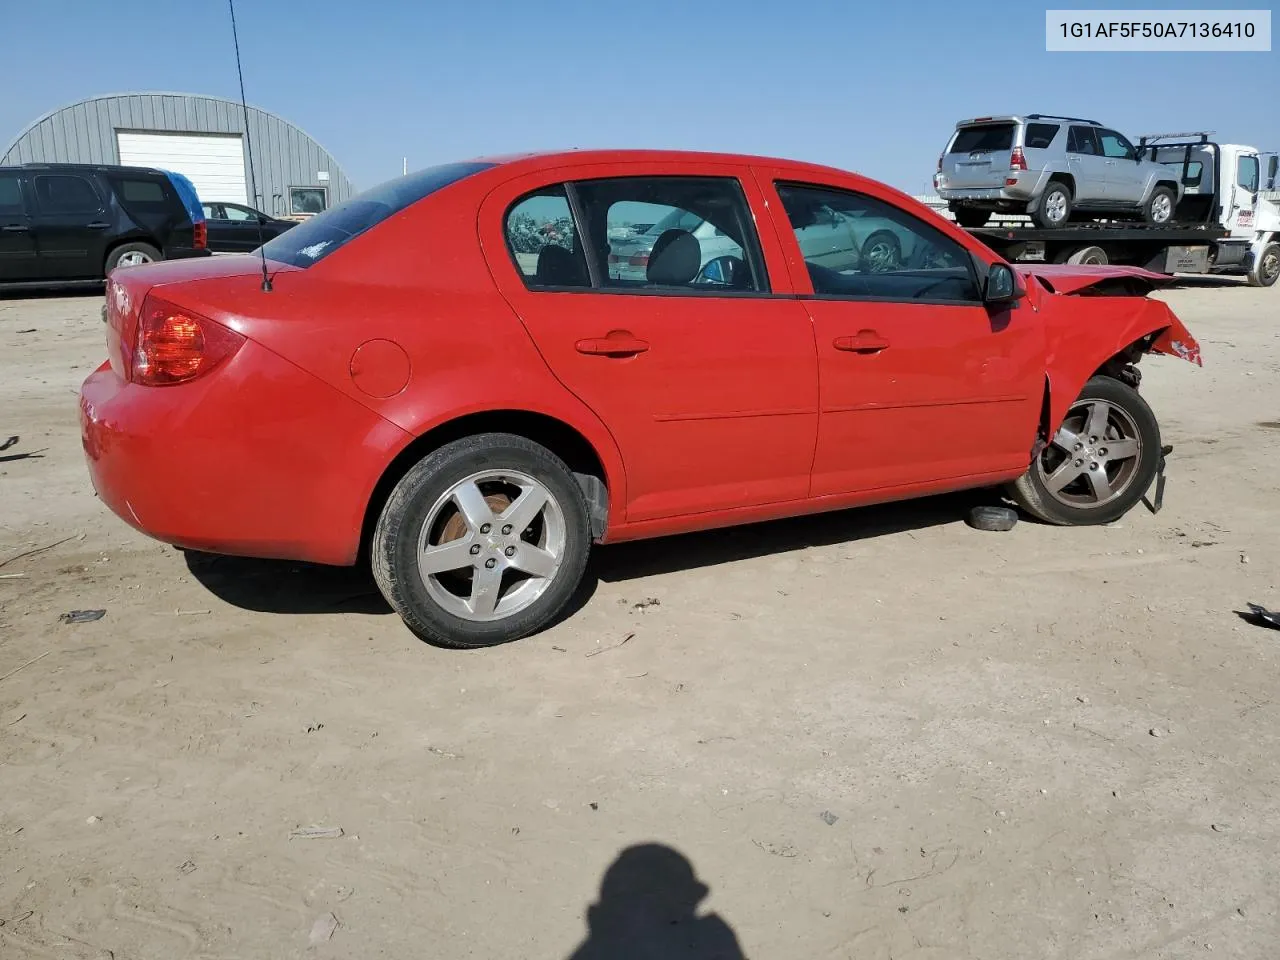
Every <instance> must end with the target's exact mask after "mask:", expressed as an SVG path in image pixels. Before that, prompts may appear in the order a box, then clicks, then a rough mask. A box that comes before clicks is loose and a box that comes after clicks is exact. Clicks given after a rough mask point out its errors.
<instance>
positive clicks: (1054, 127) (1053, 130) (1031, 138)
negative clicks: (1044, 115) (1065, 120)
mask: <svg viewBox="0 0 1280 960" xmlns="http://www.w3.org/2000/svg"><path fill="white" fill-rule="evenodd" d="M1058 130H1059V127H1058V124H1056V123H1028V124H1027V132H1026V140H1025V142H1024V144H1023V145H1024V146H1027V147H1031V148H1032V149H1036V150H1044V149H1046V148H1047V147H1048V146H1049V145H1050V144H1051V143H1053V138H1054V137H1056V136H1057V135H1058Z"/></svg>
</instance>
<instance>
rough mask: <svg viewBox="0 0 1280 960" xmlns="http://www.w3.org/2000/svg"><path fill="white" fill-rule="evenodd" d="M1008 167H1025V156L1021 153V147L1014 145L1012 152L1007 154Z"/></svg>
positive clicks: (1017, 168) (1012, 168) (1011, 168)
mask: <svg viewBox="0 0 1280 960" xmlns="http://www.w3.org/2000/svg"><path fill="white" fill-rule="evenodd" d="M1009 169H1010V170H1025V169H1027V158H1026V157H1025V156H1023V155H1022V148H1021V147H1014V148H1013V153H1011V154H1009Z"/></svg>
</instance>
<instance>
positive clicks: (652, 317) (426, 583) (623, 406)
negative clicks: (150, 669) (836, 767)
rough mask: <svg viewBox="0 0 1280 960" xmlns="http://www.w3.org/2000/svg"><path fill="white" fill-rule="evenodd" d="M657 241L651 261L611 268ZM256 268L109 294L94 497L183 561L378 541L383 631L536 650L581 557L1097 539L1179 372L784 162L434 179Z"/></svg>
mask: <svg viewBox="0 0 1280 960" xmlns="http://www.w3.org/2000/svg"><path fill="white" fill-rule="evenodd" d="M659 222H667V223H671V224H674V226H672V227H671V228H670V229H665V230H664V231H663V233H662V234H661V236H659V237H658V238H657V240H656V241H655V242H654V243H653V244H652V246H651V247H649V248H648V254H647V256H646V258H645V261H644V263H643V265H642V266H643V270H636V271H628V272H626V273H622V275H618V274H619V273H620V271H617V270H614V271H611V270H610V269H609V263H610V256H611V252H612V249H613V245H615V244H617V245H619V246H623V245H625V239H626V238H627V237H629V236H632V235H634V234H635V233H637V232H643V231H644V230H647V229H649V227H650V226H651V225H652V224H654V223H659ZM868 233H871V234H874V235H876V236H879V237H881V240H880V242H879V246H880V247H886V248H892V250H893V251H894V256H893V257H873V256H870V255H869V254H868V253H867V252H866V251H867V250H868V249H869V248H870V245H869V244H868V243H867V242H866V238H864V237H863V236H862V235H863V234H868ZM850 238H852V239H850ZM877 249H879V248H878V247H877ZM264 252H265V262H264V261H263V260H262V259H260V258H259V257H258V256H256V255H245V256H234V257H219V258H213V259H208V260H196V261H178V262H172V263H157V264H153V265H149V266H144V267H135V268H131V269H129V270H120V271H117V272H115V273H114V274H112V277H111V279H110V282H109V284H108V287H107V294H106V320H107V346H108V353H109V356H110V359H109V361H108V362H106V363H104V364H103V365H102V366H101V367H100V368H99V369H98V370H96V371H95V372H94V373H93V374H92V375H91V376H90V377H89V378H88V379H87V380H86V381H85V383H84V386H83V389H82V391H81V419H82V425H83V436H84V448H85V451H86V454H87V456H88V464H89V471H90V474H91V476H92V478H93V483H94V486H95V487H96V488H97V490H98V492H99V494H100V496H101V497H102V499H103V500H104V501H105V502H106V503H107V504H108V505H109V506H110V507H111V509H112V510H114V511H115V512H116V513H117V514H119V515H120V516H121V517H122V518H123V519H124V520H126V521H127V522H128V523H130V524H132V525H133V526H135V527H137V528H138V529H139V530H141V531H143V532H145V533H147V534H149V535H151V536H153V537H156V538H158V539H160V540H164V541H167V542H169V543H173V544H177V545H179V546H182V547H187V548H191V549H197V550H206V551H213V552H221V553H228V554H241V555H248V556H260V557H278V558H289V559H297V560H308V561H316V562H320V563H327V564H354V563H356V562H357V558H358V557H360V556H363V554H364V550H365V549H367V551H368V554H369V555H370V556H371V558H372V566H373V572H374V574H375V576H376V579H377V582H378V584H379V586H380V587H381V589H382V591H383V593H384V594H385V595H386V598H387V600H388V601H389V602H390V603H391V605H392V606H393V607H394V608H395V609H396V610H397V611H398V612H399V613H400V615H401V616H402V617H403V618H404V620H405V621H406V623H408V625H409V626H410V627H411V628H412V629H413V630H414V631H415V632H417V633H418V634H419V635H420V636H422V637H424V638H426V639H429V640H431V641H434V642H437V643H441V644H447V645H452V646H459V647H475V646H484V645H488V644H494V643H499V642H502V641H506V640H511V639H514V638H517V637H521V636H524V635H527V634H529V633H532V632H534V631H536V630H538V629H539V628H541V627H543V626H545V625H546V624H547V623H548V622H549V621H551V620H552V619H553V618H554V617H556V615H557V614H558V613H559V612H560V611H561V610H562V609H563V608H564V606H565V604H566V602H567V601H568V599H569V597H570V595H571V594H572V593H573V591H574V589H575V587H576V586H577V585H578V582H579V580H580V579H581V577H582V575H583V570H584V568H585V566H586V562H587V554H588V552H589V550H590V548H591V545H592V544H593V543H611V542H615V541H621V540H630V539H635V538H639V537H653V536H661V535H664V534H671V533H677V532H680V531H687V530H700V529H706V528H709V527H716V526H725V525H729V524H736V523H747V522H751V521H757V520H766V519H770V518H775V517H784V516H790V515H794V514H801V513H810V512H815V511H821V510H837V509H842V508H845V507H852V506H857V505H860V504H867V503H873V502H883V501H887V500H898V499H904V498H908V497H916V496H921V495H925V494H932V493H938V492H941V491H948V490H957V489H961V488H968V487H980V486H989V485H997V484H1008V485H1009V490H1010V493H1011V495H1012V497H1013V498H1014V499H1015V500H1016V501H1017V502H1018V503H1019V504H1020V505H1021V506H1022V507H1023V508H1024V509H1026V510H1027V511H1029V512H1030V513H1032V514H1034V515H1035V516H1037V517H1039V518H1041V519H1043V520H1046V521H1049V522H1052V523H1060V524H1090V523H1106V522H1109V521H1112V520H1115V519H1116V518H1118V517H1120V516H1122V515H1123V514H1124V513H1125V512H1126V511H1128V510H1129V509H1130V508H1131V507H1132V506H1133V505H1134V504H1135V503H1137V502H1138V500H1139V499H1140V498H1141V497H1142V495H1143V494H1144V492H1145V491H1146V489H1147V488H1148V487H1149V486H1150V484H1151V481H1152V479H1153V477H1154V476H1155V473H1156V470H1157V467H1158V464H1159V459H1160V456H1161V452H1160V431H1159V427H1158V425H1157V423H1156V419H1155V417H1154V415H1153V414H1152V412H1151V410H1150V408H1149V407H1148V406H1147V404H1146V403H1145V402H1144V401H1143V400H1142V398H1141V397H1140V396H1139V395H1138V392H1137V389H1136V387H1137V379H1138V378H1137V371H1136V370H1135V368H1134V365H1135V364H1136V363H1137V362H1138V360H1139V358H1140V357H1141V356H1142V355H1143V354H1145V353H1147V352H1152V351H1154V352H1158V353H1172V354H1176V355H1178V356H1182V357H1184V358H1186V359H1189V360H1193V361H1195V362H1197V363H1198V362H1199V348H1198V347H1197V345H1196V343H1195V341H1194V340H1193V339H1192V338H1191V336H1190V335H1189V334H1188V333H1187V331H1186V330H1185V329H1184V328H1183V326H1182V324H1181V323H1180V322H1179V320H1178V319H1177V318H1176V317H1175V316H1174V315H1173V314H1172V313H1171V312H1170V310H1169V308H1168V307H1167V306H1165V305H1164V304H1163V303H1161V302H1159V301H1156V300H1151V299H1148V298H1147V297H1146V296H1145V294H1146V292H1147V291H1148V290H1149V289H1150V288H1151V284H1152V283H1154V282H1155V280H1156V277H1155V275H1154V274H1148V273H1145V272H1144V271H1142V270H1138V269H1136V268H1124V267H1111V268H1098V267H1043V268H1038V267H1026V268H1024V267H1022V266H1019V267H1018V269H1017V270H1015V269H1014V268H1013V267H1011V265H1010V264H1008V263H1006V262H1005V261H1003V260H1002V259H1001V258H1000V257H999V256H997V255H996V254H995V253H993V252H992V251H991V250H989V249H988V248H986V247H984V246H983V245H981V244H980V243H978V242H977V241H976V240H974V239H973V238H972V237H970V236H969V235H967V234H966V233H964V232H963V231H961V230H959V229H957V228H956V227H955V226H953V225H952V224H950V223H948V222H946V221H945V220H943V219H941V218H940V217H938V216H936V215H934V214H933V213H931V212H930V211H929V210H927V209H926V208H924V207H923V206H921V205H919V204H917V203H916V202H914V201H913V200H911V199H910V198H909V197H907V196H905V195H904V194H901V193H899V192H897V191H895V190H892V189H890V188H888V187H886V186H884V185H882V184H879V183H876V182H873V181H871V180H867V179H865V178H863V177H859V176H856V175H854V174H851V173H846V172H843V171H840V170H834V169H830V168H826V167H820V166H814V165H810V164H804V163H794V162H789V161H782V160H770V159H763V158H756V157H741V156H729V155H719V154H689V153H675V152H641V151H610V152H586V151H582V152H571V153H557V154H540V155H529V156H520V157H514V158H511V157H505V158H499V159H494V160H482V161H475V162H467V163H455V164H449V165H445V166H439V167H433V168H431V169H427V170H423V171H421V172H418V173H414V174H410V175H408V176H406V177H402V178H400V179H398V180H393V181H391V182H390V183H387V184H385V185H383V186H380V187H377V188H375V189H373V190H371V191H369V192H368V193H365V194H363V195H362V196H360V197H358V198H356V199H354V200H351V201H348V202H347V203H344V204H342V205H341V206H338V207H335V208H333V209H331V210H329V211H327V212H326V213H323V214H321V215H319V216H317V217H314V218H313V219H311V220H308V221H307V222H306V223H303V224H301V225H299V226H297V227H295V228H294V229H292V230H290V231H288V232H287V233H284V234H282V235H281V236H279V237H277V238H275V239H273V240H271V241H270V242H269V243H267V244H266V246H265V248H264ZM264 272H265V273H266V274H269V282H268V283H264V280H263V274H264ZM611 274H613V275H611Z"/></svg>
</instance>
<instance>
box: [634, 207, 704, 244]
mask: <svg viewBox="0 0 1280 960" xmlns="http://www.w3.org/2000/svg"><path fill="white" fill-rule="evenodd" d="M701 225H702V218H701V217H700V216H698V215H697V214H696V213H690V212H689V211H688V210H681V209H679V208H676V209H674V210H672V211H671V212H670V213H668V214H667V215H666V216H665V217H663V218H662V219H661V220H659V221H658V222H657V223H655V224H654V225H653V226H652V227H650V228H649V229H648V230H646V231H645V233H647V234H648V235H649V236H651V237H660V236H662V235H663V234H664V233H666V232H667V231H668V230H690V231H692V230H696V229H698V227H699V226H701Z"/></svg>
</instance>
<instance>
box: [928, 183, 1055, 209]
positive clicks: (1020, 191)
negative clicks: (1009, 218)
mask: <svg viewBox="0 0 1280 960" xmlns="http://www.w3.org/2000/svg"><path fill="white" fill-rule="evenodd" d="M1033 195H1034V194H1033V192H1032V190H1031V189H1030V187H1023V186H1022V185H1021V184H1019V185H1018V186H1016V187H970V188H965V189H954V188H950V187H942V188H940V189H939V190H938V196H940V197H941V198H942V199H943V200H946V201H947V202H948V203H955V204H984V205H985V204H992V205H994V204H1017V205H1021V206H1023V207H1025V206H1026V205H1027V204H1028V203H1029V202H1030V201H1031V198H1032V196H1033Z"/></svg>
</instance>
